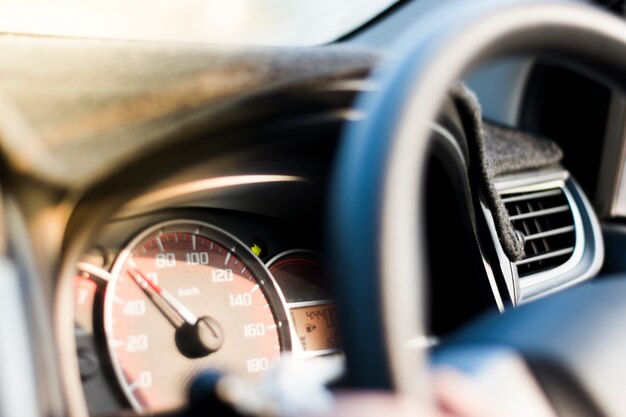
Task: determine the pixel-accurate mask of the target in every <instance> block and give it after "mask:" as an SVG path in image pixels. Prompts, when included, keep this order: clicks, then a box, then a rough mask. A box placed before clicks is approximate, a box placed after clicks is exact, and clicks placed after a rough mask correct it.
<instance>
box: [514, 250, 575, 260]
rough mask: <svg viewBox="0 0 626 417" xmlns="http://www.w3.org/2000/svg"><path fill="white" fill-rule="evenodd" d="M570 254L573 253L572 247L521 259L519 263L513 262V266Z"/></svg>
mask: <svg viewBox="0 0 626 417" xmlns="http://www.w3.org/2000/svg"><path fill="white" fill-rule="evenodd" d="M572 252H574V247H573V246H572V247H569V248H565V249H560V250H557V251H554V252H548V253H544V254H542V255H537V256H533V257H531V258H526V259H522V260H521V261H517V262H515V265H525V264H528V263H531V262H538V261H543V260H546V259H550V258H556V257H559V256H563V255H568V254H570V253H572Z"/></svg>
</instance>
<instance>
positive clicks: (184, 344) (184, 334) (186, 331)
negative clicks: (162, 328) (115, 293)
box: [128, 268, 224, 358]
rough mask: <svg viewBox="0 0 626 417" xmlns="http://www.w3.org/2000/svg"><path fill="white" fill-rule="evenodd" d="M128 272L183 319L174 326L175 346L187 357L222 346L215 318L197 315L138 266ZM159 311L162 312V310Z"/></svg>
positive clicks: (209, 351)
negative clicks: (182, 321)
mask: <svg viewBox="0 0 626 417" xmlns="http://www.w3.org/2000/svg"><path fill="white" fill-rule="evenodd" d="M128 274H129V275H130V276H131V278H132V279H133V280H135V282H136V283H137V285H139V286H140V287H141V288H142V289H143V290H144V291H147V290H148V288H152V290H153V291H154V292H155V293H156V294H157V295H158V296H159V297H160V298H161V299H162V300H163V301H165V303H166V304H167V305H168V306H170V308H171V309H172V310H173V311H174V312H175V313H176V314H178V315H179V316H180V317H181V318H182V319H183V320H184V323H183V324H182V325H181V326H175V327H176V333H175V340H176V346H177V347H178V350H180V352H181V353H182V354H183V355H185V356H187V357H189V358H200V357H203V356H206V355H208V354H210V353H212V352H215V351H217V350H219V349H220V348H221V347H222V345H223V344H224V330H223V329H222V326H221V325H220V323H219V322H218V321H217V320H215V319H214V318H212V317H208V316H203V317H197V316H196V315H195V314H193V313H192V312H191V311H190V310H189V309H188V308H187V307H185V306H184V305H183V304H181V303H180V302H179V301H178V300H177V299H176V298H174V296H173V295H172V294H170V293H169V292H168V291H167V290H166V289H165V288H163V287H161V286H160V285H159V284H157V283H156V282H154V280H153V279H151V278H150V277H149V276H147V275H146V274H144V273H143V272H142V271H141V270H140V269H139V268H130V269H128ZM153 301H154V300H153ZM157 307H158V306H157ZM161 312H162V313H164V312H163V310H161ZM164 314H165V313H164ZM172 324H173V323H172Z"/></svg>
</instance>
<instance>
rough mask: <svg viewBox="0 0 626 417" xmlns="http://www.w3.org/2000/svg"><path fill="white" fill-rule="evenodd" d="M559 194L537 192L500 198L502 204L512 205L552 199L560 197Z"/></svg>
mask: <svg viewBox="0 0 626 417" xmlns="http://www.w3.org/2000/svg"><path fill="white" fill-rule="evenodd" d="M560 194H562V191H561V190H547V191H537V192H534V193H528V194H520V195H515V196H513V197H504V198H502V201H503V202H504V203H514V202H517V201H526V200H532V199H533V198H544V197H552V196H555V195H560Z"/></svg>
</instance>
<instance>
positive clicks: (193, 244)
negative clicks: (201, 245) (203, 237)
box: [191, 235, 196, 250]
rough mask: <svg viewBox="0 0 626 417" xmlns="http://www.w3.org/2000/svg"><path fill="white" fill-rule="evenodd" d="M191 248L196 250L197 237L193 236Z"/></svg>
mask: <svg viewBox="0 0 626 417" xmlns="http://www.w3.org/2000/svg"><path fill="white" fill-rule="evenodd" d="M191 247H192V249H193V250H196V235H191Z"/></svg>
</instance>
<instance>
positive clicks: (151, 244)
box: [104, 221, 290, 412]
mask: <svg viewBox="0 0 626 417" xmlns="http://www.w3.org/2000/svg"><path fill="white" fill-rule="evenodd" d="M113 276H114V278H113V280H112V282H110V283H109V285H108V288H107V293H106V299H105V311H104V317H105V333H106V337H107V343H108V349H109V353H110V356H111V360H112V363H113V368H114V370H115V373H116V375H117V378H118V379H119V382H120V384H121V386H122V389H123V391H124V392H125V394H126V396H127V397H128V400H129V402H130V403H131V405H132V406H133V408H134V409H135V410H137V411H143V412H159V411H164V410H170V409H175V408H178V407H181V406H183V405H184V404H185V402H186V395H187V388H188V386H189V384H190V382H191V381H192V380H193V378H194V376H195V375H197V374H198V373H199V372H201V371H203V370H208V369H211V370H218V371H222V372H225V373H229V374H238V375H247V376H250V377H258V376H260V375H262V374H263V373H264V372H266V371H267V370H269V369H270V368H271V367H272V366H273V364H274V363H275V362H276V360H277V359H278V357H279V355H280V352H281V350H283V349H288V348H289V346H290V343H289V331H288V328H289V325H288V319H287V316H286V314H285V309H284V304H283V301H282V297H281V296H280V294H279V293H278V291H277V288H276V286H275V284H274V281H273V279H272V277H271V276H270V275H269V273H268V272H267V270H266V269H265V267H264V266H263V265H262V264H261V263H260V262H259V260H258V259H257V258H256V257H255V256H254V255H253V254H252V253H251V252H250V251H249V250H248V249H247V248H246V247H245V246H244V245H242V244H241V243H240V242H239V241H237V240H236V239H235V238H233V237H232V236H230V235H228V234H227V233H226V232H224V231H222V230H219V229H217V228H214V227H212V226H210V225H207V224H203V223H199V222H195V221H176V222H168V223H163V224H159V225H157V226H155V227H152V228H150V229H149V230H147V231H146V232H144V233H142V234H141V235H139V236H138V237H137V238H136V239H134V240H133V242H131V243H130V244H129V246H128V247H127V248H126V249H125V250H124V251H123V252H122V253H121V255H120V257H119V259H118V260H117V261H116V264H115V266H114V268H113Z"/></svg>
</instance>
